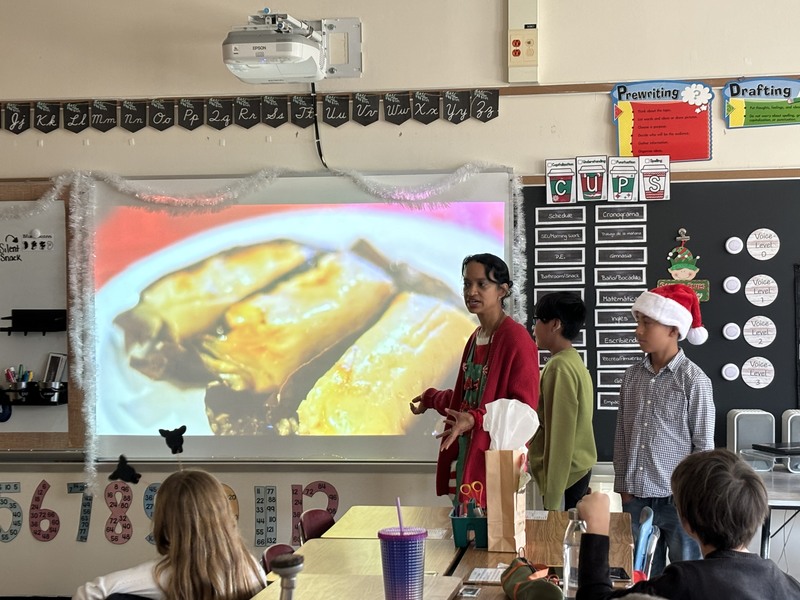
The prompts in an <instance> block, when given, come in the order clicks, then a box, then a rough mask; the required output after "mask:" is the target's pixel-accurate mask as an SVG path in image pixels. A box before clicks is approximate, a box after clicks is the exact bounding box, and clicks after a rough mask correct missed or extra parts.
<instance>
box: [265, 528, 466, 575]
mask: <svg viewBox="0 0 800 600" xmlns="http://www.w3.org/2000/svg"><path fill="white" fill-rule="evenodd" d="M462 550H463V549H462V548H456V547H455V545H454V544H453V540H425V574H426V575H449V574H450V572H451V571H452V570H453V568H455V564H456V563H457V562H458V559H459V558H460V557H461V554H462ZM295 554H302V555H303V557H304V563H303V571H302V572H303V573H308V574H313V575H337V574H338V575H381V574H382V573H383V567H382V564H381V546H380V541H379V540H378V539H377V538H376V539H366V538H350V539H345V538H340V539H337V538H332V539H325V538H315V539H313V540H308V541H307V542H306V543H305V544H303V545H302V546H300V547H299V548H298V549H297V550H296V551H295ZM277 579H278V577H277V576H275V575H274V574H273V573H270V574H269V575H268V576H267V581H270V582H271V581H275V580H277Z"/></svg>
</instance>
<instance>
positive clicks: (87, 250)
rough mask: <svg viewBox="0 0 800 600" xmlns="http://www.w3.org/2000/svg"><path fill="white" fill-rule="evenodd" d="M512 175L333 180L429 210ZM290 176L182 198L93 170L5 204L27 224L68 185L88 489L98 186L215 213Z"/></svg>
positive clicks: (520, 233)
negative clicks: (482, 179) (29, 199)
mask: <svg viewBox="0 0 800 600" xmlns="http://www.w3.org/2000/svg"><path fill="white" fill-rule="evenodd" d="M498 169H502V170H507V168H505V167H499V166H497V165H488V164H481V163H470V164H466V165H463V166H462V167H460V168H459V169H457V170H456V171H454V172H453V173H452V174H450V175H447V176H445V177H443V178H442V179H440V180H439V181H437V182H436V183H435V184H433V185H423V186H392V185H385V184H379V183H376V182H374V181H371V180H370V179H369V177H367V176H365V175H363V174H361V173H357V172H355V171H333V174H335V175H337V176H340V177H345V178H347V179H350V180H351V181H352V182H353V183H354V184H355V185H356V187H358V188H359V189H361V190H362V191H364V192H366V193H367V194H369V195H371V196H373V197H374V198H378V199H381V200H384V201H387V202H396V203H400V204H403V205H404V206H407V207H411V208H416V209H426V208H431V207H437V206H441V205H446V204H448V203H447V202H444V201H443V202H439V201H437V200H436V197H437V196H441V195H442V194H444V193H445V192H448V191H450V190H451V189H452V188H454V187H455V186H457V185H460V184H462V183H464V182H466V181H468V180H469V179H470V178H471V177H473V176H474V175H477V174H479V173H482V172H485V171H496V170H498ZM292 174H296V175H299V174H297V173H291V172H289V171H285V170H279V169H264V170H261V171H259V172H258V173H256V174H254V175H251V176H250V177H247V178H244V179H241V180H238V181H237V182H236V183H235V184H233V185H226V186H224V187H223V188H221V189H218V190H214V191H210V192H207V193H203V194H195V195H187V196H176V195H175V194H174V193H172V192H168V191H165V190H156V189H153V188H151V187H148V186H145V185H141V184H138V183H137V182H136V181H132V180H127V179H123V178H122V177H120V176H118V175H114V174H108V173H103V172H93V171H75V172H72V173H69V174H63V175H59V176H58V177H55V178H54V179H53V188H52V189H51V190H50V191H48V192H47V193H45V194H44V195H43V196H42V197H41V198H40V199H39V200H36V201H35V202H33V203H32V205H30V206H28V205H20V204H17V203H14V204H13V205H8V206H2V204H3V203H0V220H12V219H21V218H26V217H32V216H36V215H38V214H41V213H43V212H45V211H46V210H48V208H49V207H50V206H51V205H52V203H54V202H56V201H57V200H58V199H59V198H60V197H61V196H62V194H63V192H64V191H65V189H66V188H67V187H69V190H70V191H69V204H68V207H67V227H68V229H69V246H68V253H69V264H70V269H69V273H68V281H67V287H68V296H69V311H68V312H69V321H68V335H69V344H70V351H71V358H70V379H71V383H72V385H74V386H76V387H77V388H78V389H80V390H81V391H82V393H83V419H84V423H85V448H84V473H85V479H86V484H87V487H88V488H89V489H90V490H92V493H96V492H97V491H98V489H97V485H98V482H97V466H96V463H97V454H98V452H97V446H98V440H97V434H96V428H95V424H96V412H95V406H96V400H97V362H96V360H95V359H96V356H95V355H96V346H95V333H96V332H95V327H94V323H95V312H94V311H95V306H94V299H95V298H94V289H95V285H94V258H95V238H94V235H95V227H94V214H95V208H96V204H97V192H96V182H97V181H102V182H104V183H106V184H108V185H109V186H110V187H112V188H113V189H115V190H116V191H118V192H120V193H122V194H126V195H129V196H132V197H135V198H136V199H138V200H139V201H141V202H142V204H143V207H144V208H148V209H150V210H167V211H171V212H174V213H176V214H177V213H181V214H185V213H187V212H198V211H200V212H203V211H210V210H215V209H219V208H222V207H224V206H228V205H231V204H235V203H236V202H237V201H238V200H239V199H240V198H243V197H246V196H249V195H251V194H255V193H257V192H258V191H260V190H261V189H262V188H264V187H266V186H268V185H270V184H271V183H273V182H274V181H275V180H276V179H277V178H279V177H281V176H283V175H292ZM511 194H512V198H513V203H512V212H513V248H512V261H513V273H514V279H515V280H516V283H517V290H518V292H517V294H516V295H515V305H514V307H515V308H514V315H515V317H516V319H517V320H518V321H520V322H522V323H524V322H526V320H527V310H526V305H527V294H526V292H525V289H526V279H527V264H526V258H525V246H526V238H525V217H524V213H523V197H522V184H521V180H520V179H519V178H512V182H511Z"/></svg>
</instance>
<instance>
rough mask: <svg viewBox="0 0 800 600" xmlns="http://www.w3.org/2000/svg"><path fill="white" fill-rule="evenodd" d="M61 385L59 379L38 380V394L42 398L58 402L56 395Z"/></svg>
mask: <svg viewBox="0 0 800 600" xmlns="http://www.w3.org/2000/svg"><path fill="white" fill-rule="evenodd" d="M63 387H64V384H63V383H62V382H60V381H40V382H39V395H40V396H41V397H42V400H45V401H47V402H51V403H53V404H58V396H59V394H60V393H61V390H62V389H63Z"/></svg>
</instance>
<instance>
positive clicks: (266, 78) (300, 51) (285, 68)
mask: <svg viewBox="0 0 800 600" xmlns="http://www.w3.org/2000/svg"><path fill="white" fill-rule="evenodd" d="M222 58H223V60H224V61H225V65H226V66H227V67H228V69H230V71H231V73H233V74H234V75H236V76H237V77H238V78H239V79H241V80H242V81H245V82H247V83H281V82H291V81H319V80H321V79H324V78H325V54H324V53H323V52H322V47H321V45H320V43H318V42H315V41H313V40H309V39H307V38H305V37H303V36H302V35H296V34H284V33H275V32H274V31H260V30H257V29H256V30H252V29H244V30H239V31H231V32H230V33H229V34H228V37H227V38H225V41H224V42H223V43H222Z"/></svg>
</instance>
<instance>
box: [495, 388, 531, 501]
mask: <svg viewBox="0 0 800 600" xmlns="http://www.w3.org/2000/svg"><path fill="white" fill-rule="evenodd" d="M537 429H539V415H537V414H536V411H535V410H533V409H532V408H531V407H530V406H528V405H527V404H525V403H524V402H520V401H519V400H511V399H509V398H498V399H497V400H495V401H494V402H490V403H488V404H487V405H486V415H485V416H484V417H483V430H484V431H487V432H488V433H489V438H490V441H489V450H519V451H521V452H523V453H525V455H526V456H527V453H528V448H527V446H526V444H527V443H528V442H529V441H530V439H531V438H532V437H533V434H534V433H536V430H537ZM525 463H527V460H526V461H525ZM525 463H523V469H522V473H521V474H520V481H519V488H520V489H522V488H524V487H525V486H526V485H527V484H528V482H529V481H530V479H531V476H530V474H529V473H528V472H527V470H526V469H525V468H524V464H525Z"/></svg>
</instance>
